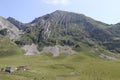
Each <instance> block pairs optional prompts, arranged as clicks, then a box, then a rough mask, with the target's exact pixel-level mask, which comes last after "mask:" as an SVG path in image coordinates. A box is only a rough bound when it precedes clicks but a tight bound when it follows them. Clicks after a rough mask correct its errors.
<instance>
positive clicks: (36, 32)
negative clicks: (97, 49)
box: [30, 10, 112, 45]
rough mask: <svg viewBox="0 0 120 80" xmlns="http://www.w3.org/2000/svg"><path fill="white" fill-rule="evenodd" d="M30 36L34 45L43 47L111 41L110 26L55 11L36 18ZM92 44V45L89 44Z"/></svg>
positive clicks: (76, 15)
mask: <svg viewBox="0 0 120 80" xmlns="http://www.w3.org/2000/svg"><path fill="white" fill-rule="evenodd" d="M30 24H31V32H30V34H31V35H32V36H34V38H32V39H33V41H34V42H35V43H39V44H40V45H41V44H45V45H55V44H57V43H58V44H60V45H76V43H79V42H85V43H88V44H89V42H90V41H91V42H93V41H96V42H98V41H99V42H104V41H106V40H107V41H108V40H111V39H112V34H111V33H110V32H109V31H108V30H107V28H110V27H111V26H110V25H108V24H105V23H102V22H99V21H96V20H94V19H92V18H90V17H86V16H85V15H83V14H77V13H72V12H66V11H60V10H57V11H55V12H53V13H50V14H47V15H44V16H42V17H39V18H36V19H35V20H33V21H32V22H31V23H30ZM90 44H92V43H90Z"/></svg>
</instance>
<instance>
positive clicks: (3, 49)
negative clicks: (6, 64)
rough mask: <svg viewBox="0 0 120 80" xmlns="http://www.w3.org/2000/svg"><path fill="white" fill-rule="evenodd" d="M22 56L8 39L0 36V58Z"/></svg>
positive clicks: (18, 49)
mask: <svg viewBox="0 0 120 80" xmlns="http://www.w3.org/2000/svg"><path fill="white" fill-rule="evenodd" d="M16 54H22V50H21V49H20V48H19V47H18V46H17V45H15V44H14V43H13V42H11V41H10V40H9V39H8V38H6V37H3V36H1V35H0V58H1V57H6V56H12V55H16Z"/></svg>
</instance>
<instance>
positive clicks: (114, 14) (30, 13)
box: [0, 0, 120, 24]
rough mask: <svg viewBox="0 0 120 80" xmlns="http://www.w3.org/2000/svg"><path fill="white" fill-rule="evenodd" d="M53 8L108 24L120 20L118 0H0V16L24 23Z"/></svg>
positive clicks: (49, 11)
mask: <svg viewBox="0 0 120 80" xmlns="http://www.w3.org/2000/svg"><path fill="white" fill-rule="evenodd" d="M55 10H65V11H70V12H77V13H81V14H85V15H86V16H89V17H92V18H94V19H96V20H98V21H102V22H105V23H109V24H115V23H118V22H120V0H0V16H3V17H5V18H7V17H9V16H11V17H14V18H16V19H17V20H19V21H21V22H24V23H25V22H30V21H32V20H33V19H34V18H37V17H40V16H42V15H45V14H47V13H51V12H54V11H55Z"/></svg>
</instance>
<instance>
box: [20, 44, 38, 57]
mask: <svg viewBox="0 0 120 80" xmlns="http://www.w3.org/2000/svg"><path fill="white" fill-rule="evenodd" d="M22 49H23V50H24V51H25V55H34V54H39V51H38V49H37V45H35V44H32V45H25V46H23V47H22Z"/></svg>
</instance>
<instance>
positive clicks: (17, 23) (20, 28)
mask: <svg viewBox="0 0 120 80" xmlns="http://www.w3.org/2000/svg"><path fill="white" fill-rule="evenodd" d="M7 20H8V21H9V22H11V23H12V24H13V25H15V26H16V27H17V28H18V29H19V30H22V31H27V30H28V27H27V26H26V25H25V24H23V23H21V22H20V21H17V20H16V19H14V18H12V17H9V18H7Z"/></svg>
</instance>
